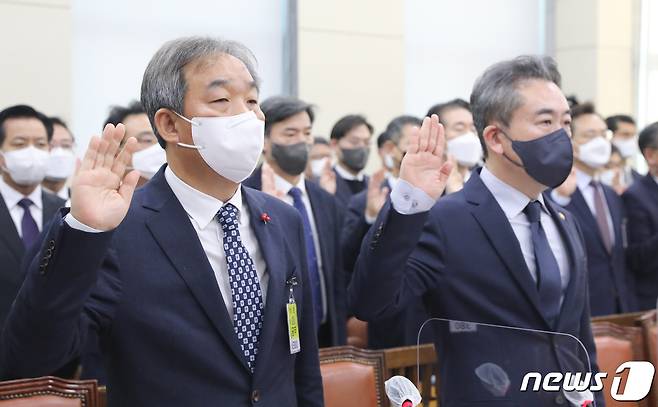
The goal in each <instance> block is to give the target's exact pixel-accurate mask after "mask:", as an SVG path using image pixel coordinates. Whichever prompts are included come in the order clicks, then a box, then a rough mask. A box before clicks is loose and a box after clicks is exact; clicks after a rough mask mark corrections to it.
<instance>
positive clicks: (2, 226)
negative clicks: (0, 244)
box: [0, 196, 25, 263]
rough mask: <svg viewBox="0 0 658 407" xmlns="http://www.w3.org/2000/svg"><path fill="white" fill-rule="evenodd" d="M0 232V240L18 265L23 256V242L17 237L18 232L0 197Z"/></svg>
mask: <svg viewBox="0 0 658 407" xmlns="http://www.w3.org/2000/svg"><path fill="white" fill-rule="evenodd" d="M0 230H2V233H0V239H2V240H4V241H5V243H6V244H7V247H8V248H9V251H10V252H11V253H12V255H13V256H14V257H15V258H16V260H17V261H18V262H19V263H20V262H21V260H22V258H23V255H24V254H25V246H23V240H21V238H20V236H18V230H16V225H15V224H14V220H13V219H12V218H11V214H10V213H9V208H7V204H6V203H5V200H4V198H2V196H0Z"/></svg>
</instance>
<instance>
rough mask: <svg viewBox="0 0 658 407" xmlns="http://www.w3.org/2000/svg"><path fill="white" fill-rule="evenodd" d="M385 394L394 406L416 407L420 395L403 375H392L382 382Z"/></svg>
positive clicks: (419, 400)
mask: <svg viewBox="0 0 658 407" xmlns="http://www.w3.org/2000/svg"><path fill="white" fill-rule="evenodd" d="M384 388H385V390H386V396H388V399H389V400H390V401H391V404H393V406H395V407H416V406H417V405H419V404H420V402H421V400H422V397H420V392H419V391H418V389H417V388H416V386H415V385H414V384H413V383H412V382H411V380H409V379H407V378H406V377H404V376H393V377H391V378H390V379H388V380H387V381H386V382H384Z"/></svg>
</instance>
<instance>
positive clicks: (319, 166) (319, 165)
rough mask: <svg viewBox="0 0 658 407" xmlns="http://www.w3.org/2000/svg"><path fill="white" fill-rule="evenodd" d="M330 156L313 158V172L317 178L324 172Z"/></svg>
mask: <svg viewBox="0 0 658 407" xmlns="http://www.w3.org/2000/svg"><path fill="white" fill-rule="evenodd" d="M328 160H329V157H324V158H316V159H315V160H311V172H312V173H313V176H314V177H315V178H320V177H321V176H322V174H323V173H324V168H325V167H326V166H327V161H328Z"/></svg>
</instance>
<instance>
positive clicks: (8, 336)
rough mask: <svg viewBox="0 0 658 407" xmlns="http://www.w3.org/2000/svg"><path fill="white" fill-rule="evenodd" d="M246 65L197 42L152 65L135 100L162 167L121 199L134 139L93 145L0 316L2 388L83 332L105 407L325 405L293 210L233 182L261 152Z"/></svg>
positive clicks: (237, 47) (174, 45)
mask: <svg viewBox="0 0 658 407" xmlns="http://www.w3.org/2000/svg"><path fill="white" fill-rule="evenodd" d="M255 66H256V62H255V58H254V56H253V54H252V53H251V51H250V50H249V49H248V48H247V47H245V46H244V45H242V44H240V43H238V42H234V41H227V40H222V39H217V38H210V37H184V38H179V39H176V40H173V41H169V42H167V43H165V44H164V45H163V46H162V47H161V48H160V49H159V50H158V51H157V52H156V53H155V55H154V56H153V57H152V58H151V60H150V62H149V63H148V65H147V67H146V70H145V72H144V76H143V80H142V87H141V89H142V90H141V101H142V103H143V104H144V107H145V109H146V112H147V115H148V118H149V120H150V122H151V123H152V124H153V130H154V132H155V135H156V137H157V139H158V143H160V145H161V146H162V147H163V148H164V150H165V153H166V156H167V164H166V165H164V166H163V167H162V168H161V169H160V170H159V171H158V172H157V174H155V175H154V176H153V178H151V180H150V181H149V182H147V183H146V184H145V185H144V186H143V187H142V188H139V189H137V190H135V188H136V186H137V181H138V179H139V172H138V171H134V170H133V171H130V172H128V173H126V168H127V167H128V166H130V165H131V162H132V155H133V153H134V152H135V150H136V147H137V140H136V138H134V137H130V138H128V139H127V140H125V142H124V136H125V132H126V128H125V126H124V125H122V124H119V125H118V126H114V125H112V124H108V125H107V126H106V127H105V130H104V131H103V135H102V137H100V138H99V137H92V138H91V141H90V143H89V147H88V149H87V151H86V153H85V155H84V159H83V160H82V163H81V166H80V169H79V171H78V172H77V174H76V176H75V177H74V179H73V182H72V185H71V192H72V196H71V210H70V212H68V213H67V212H66V211H64V212H62V213H61V214H60V216H59V217H55V218H54V220H53V222H52V226H51V228H50V229H49V231H48V233H47V234H45V235H44V236H43V242H44V243H43V245H42V246H40V250H39V251H38V252H36V253H35V256H34V261H32V262H31V263H30V266H29V267H28V268H27V269H26V272H25V281H24V283H23V288H22V289H21V291H20V293H19V296H18V298H17V299H16V302H15V305H14V306H13V308H12V310H11V311H10V315H9V317H8V319H7V322H6V328H5V330H4V331H3V333H2V339H1V340H2V344H1V345H2V346H0V380H2V379H7V378H10V377H36V376H39V375H41V374H43V373H44V372H46V371H48V370H50V369H51V368H52V367H54V366H58V365H59V364H61V363H64V362H65V361H67V360H68V359H69V358H70V357H71V355H74V354H77V353H78V352H79V351H80V350H81V348H82V347H83V346H84V343H85V338H86V337H87V335H88V333H93V334H95V335H98V337H99V339H100V341H101V343H102V344H103V345H105V346H102V349H101V350H102V352H103V353H104V356H105V358H104V360H105V361H107V362H108V364H107V373H108V387H109V388H111V389H112V390H111V392H109V393H108V406H110V407H112V406H116V407H118V406H136V405H140V406H162V407H168V406H171V407H174V406H181V405H185V406H187V407H197V406H198V407H201V406H207V405H208V401H209V400H212V402H213V403H215V404H217V405H241V406H243V405H247V404H249V405H251V404H254V405H259V406H287V405H298V406H308V407H316V406H317V407H319V406H321V405H322V404H323V395H322V393H323V391H322V378H321V375H320V364H319V360H318V347H317V337H316V330H315V318H314V315H313V303H312V294H311V285H310V283H309V281H310V280H309V273H308V267H307V263H306V252H305V237H304V236H305V233H304V228H303V224H302V221H301V218H300V215H299V212H298V211H297V210H296V209H295V208H294V207H293V206H292V205H288V204H287V203H285V202H282V201H281V200H280V199H278V198H275V197H272V196H270V195H268V194H266V193H263V192H260V191H256V190H254V189H251V188H248V187H245V186H243V185H242V181H244V180H245V179H246V178H247V177H248V176H249V175H250V174H251V173H252V172H253V170H254V168H255V167H256V165H257V164H258V160H259V158H260V156H261V154H262V152H263V146H264V127H265V126H264V115H263V113H262V111H261V109H260V107H259V78H258V76H257V71H256V69H255ZM122 142H123V147H120V145H121V143H122ZM53 321H56V323H53ZM34 332H38V333H39V335H35V334H34ZM171 366H176V368H175V369H171ZM136 367H138V368H136ZM154 377H157V380H153V378H154ZM181 389H185V391H181Z"/></svg>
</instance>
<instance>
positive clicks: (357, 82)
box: [298, 0, 404, 169]
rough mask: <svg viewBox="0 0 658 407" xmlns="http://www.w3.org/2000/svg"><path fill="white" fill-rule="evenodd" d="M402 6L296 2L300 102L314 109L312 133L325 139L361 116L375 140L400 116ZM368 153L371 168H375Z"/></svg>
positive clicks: (380, 1)
mask: <svg viewBox="0 0 658 407" xmlns="http://www.w3.org/2000/svg"><path fill="white" fill-rule="evenodd" d="M403 13H404V1H403V0H360V1H351V0H335V1H320V0H299V3H298V27H299V28H298V72H299V85H298V89H299V97H300V98H302V99H304V100H305V101H308V102H310V103H314V104H315V105H316V106H317V120H316V124H315V129H314V133H315V134H317V135H322V136H326V137H328V136H329V133H330V131H331V127H332V126H333V124H334V123H335V122H336V121H337V120H338V119H339V118H340V117H342V116H343V115H345V114H348V113H362V114H364V115H366V116H367V117H368V119H369V120H370V121H371V122H372V123H373V125H374V126H375V135H374V137H373V145H374V143H375V141H374V140H375V138H376V137H377V135H378V134H379V133H380V132H381V131H382V130H383V129H384V127H385V126H386V124H387V123H388V121H389V120H390V119H392V118H393V117H394V116H397V115H400V114H402V113H404V14H403ZM379 164H380V163H379V158H377V155H376V154H375V150H372V153H371V155H370V163H369V167H368V168H369V169H372V168H374V167H376V166H378V165H379Z"/></svg>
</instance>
